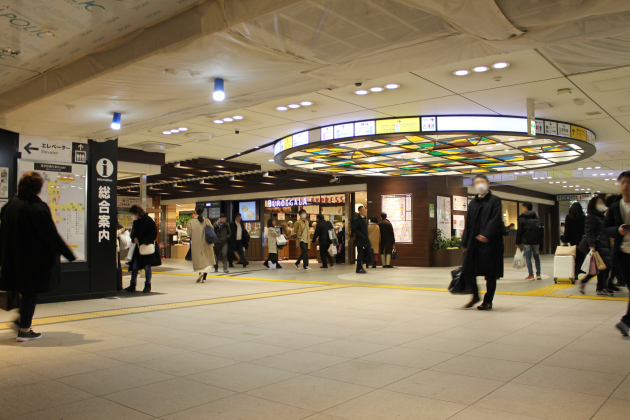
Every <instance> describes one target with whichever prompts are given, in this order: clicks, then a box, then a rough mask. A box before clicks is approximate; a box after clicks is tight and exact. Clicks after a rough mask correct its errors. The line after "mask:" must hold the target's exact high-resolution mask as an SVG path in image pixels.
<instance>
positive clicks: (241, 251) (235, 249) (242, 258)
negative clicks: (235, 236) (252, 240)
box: [228, 241, 247, 265]
mask: <svg viewBox="0 0 630 420" xmlns="http://www.w3.org/2000/svg"><path fill="white" fill-rule="evenodd" d="M230 248H233V249H232V250H231V251H232V252H229V253H228V261H229V262H230V265H232V263H233V262H234V254H233V252H234V253H238V258H239V261H240V262H242V263H246V262H247V260H246V259H245V248H243V241H236V247H233V246H232V245H230Z"/></svg>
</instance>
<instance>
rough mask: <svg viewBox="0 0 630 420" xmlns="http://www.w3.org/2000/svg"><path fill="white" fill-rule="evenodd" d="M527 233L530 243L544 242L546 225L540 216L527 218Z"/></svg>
mask: <svg viewBox="0 0 630 420" xmlns="http://www.w3.org/2000/svg"><path fill="white" fill-rule="evenodd" d="M525 234H526V235H527V238H528V242H529V243H530V244H539V245H540V244H542V243H543V241H544V240H545V227H544V226H543V223H542V220H540V218H539V217H535V218H533V219H527V222H526V223H525Z"/></svg>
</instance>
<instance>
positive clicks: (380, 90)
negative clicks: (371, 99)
mask: <svg viewBox="0 0 630 420" xmlns="http://www.w3.org/2000/svg"><path fill="white" fill-rule="evenodd" d="M383 90H384V89H383V88H382V87H379V86H374V87H371V88H370V92H382V91H383Z"/></svg>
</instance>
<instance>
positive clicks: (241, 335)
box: [212, 326, 282, 341]
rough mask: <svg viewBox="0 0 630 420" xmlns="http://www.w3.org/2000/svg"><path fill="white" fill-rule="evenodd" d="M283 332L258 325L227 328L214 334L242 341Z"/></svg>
mask: <svg viewBox="0 0 630 420" xmlns="http://www.w3.org/2000/svg"><path fill="white" fill-rule="evenodd" d="M278 334H282V331H279V330H271V329H269V328H260V327H258V326H252V327H248V326H239V327H235V328H230V329H227V330H221V331H214V332H212V335H216V336H219V337H226V338H232V339H234V340H240V341H251V340H257V339H261V338H265V337H271V336H273V335H278Z"/></svg>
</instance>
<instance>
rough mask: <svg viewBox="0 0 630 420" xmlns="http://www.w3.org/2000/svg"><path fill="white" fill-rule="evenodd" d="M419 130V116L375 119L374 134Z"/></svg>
mask: <svg viewBox="0 0 630 420" xmlns="http://www.w3.org/2000/svg"><path fill="white" fill-rule="evenodd" d="M414 131H420V118H391V119H387V120H377V121H376V134H387V133H413V132H414Z"/></svg>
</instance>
